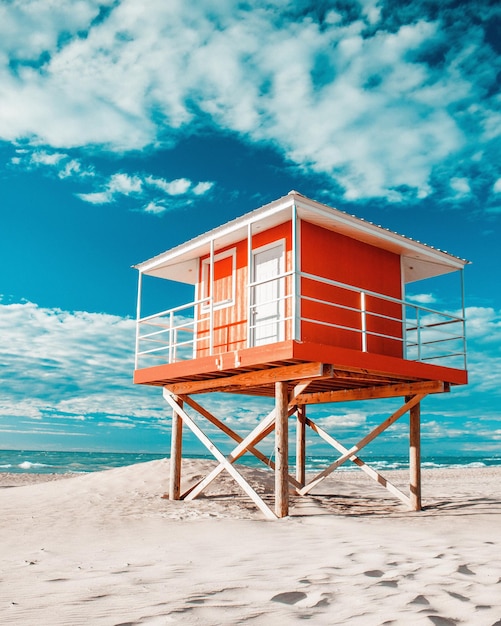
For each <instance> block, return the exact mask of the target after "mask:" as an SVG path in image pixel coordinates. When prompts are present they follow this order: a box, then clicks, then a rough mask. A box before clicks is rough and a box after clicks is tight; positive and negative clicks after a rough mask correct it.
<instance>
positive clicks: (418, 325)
mask: <svg viewBox="0 0 501 626" xmlns="http://www.w3.org/2000/svg"><path fill="white" fill-rule="evenodd" d="M419 313H420V311H419V308H418V307H416V343H417V360H418V361H421V316H420V314H419Z"/></svg>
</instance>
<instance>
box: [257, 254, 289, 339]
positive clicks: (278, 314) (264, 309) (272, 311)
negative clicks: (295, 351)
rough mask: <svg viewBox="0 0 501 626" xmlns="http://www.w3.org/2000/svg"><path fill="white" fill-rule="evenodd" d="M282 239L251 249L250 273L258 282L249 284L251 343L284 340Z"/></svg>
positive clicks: (283, 260) (283, 257) (283, 256)
mask: <svg viewBox="0 0 501 626" xmlns="http://www.w3.org/2000/svg"><path fill="white" fill-rule="evenodd" d="M284 268H285V252H284V244H283V242H279V243H273V244H271V245H269V246H265V247H263V248H258V249H257V250H255V251H254V253H253V267H252V277H253V282H254V283H258V284H256V285H255V286H254V287H253V288H252V299H251V302H252V305H253V306H252V310H251V313H252V315H251V317H250V319H251V320H252V324H253V329H252V333H251V339H252V345H253V346H262V345H264V344H267V343H274V342H276V341H283V340H284V338H285V337H284V335H285V333H284V328H285V321H284V312H285V306H284V291H285V290H284V278H278V276H280V275H282V274H283V273H284Z"/></svg>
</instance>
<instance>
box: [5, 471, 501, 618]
mask: <svg viewBox="0 0 501 626" xmlns="http://www.w3.org/2000/svg"><path fill="white" fill-rule="evenodd" d="M209 465H210V463H208V462H206V461H191V460H190V461H184V462H183V477H184V483H185V484H186V485H187V484H190V482H193V481H195V480H196V478H197V476H202V475H205V473H206V472H207V468H208V467H209ZM245 472H246V475H247V477H248V479H249V480H250V481H251V482H252V484H253V485H254V486H257V488H258V489H259V490H260V492H262V491H263V490H265V491H266V490H267V489H268V490H269V489H271V488H272V485H273V475H272V474H271V473H268V472H264V471H261V470H258V469H246V470H245ZM168 474H169V464H168V462H167V461H153V462H149V463H144V464H140V465H135V466H130V467H123V468H117V469H113V470H109V471H106V472H99V473H93V474H85V475H79V476H74V477H71V478H68V477H61V476H39V477H37V478H35V477H34V476H29V475H26V474H18V475H14V474H2V475H0V509H1V531H2V532H1V553H0V615H1V617H0V621H1V622H2V623H4V624H8V625H9V626H10V625H22V626H30V625H35V624H36V625H37V626H40V625H42V626H45V625H47V626H49V625H50V626H57V625H61V624H65V625H71V626H73V625H77V624H85V625H86V626H89V625H90V626H94V625H100V624H103V625H109V626H118V625H121V626H125V625H126V624H127V625H136V624H138V625H139V624H149V625H164V624H165V625H168V624H197V625H198V624H200V625H207V624H209V625H211V624H214V625H219V624H232V625H233V624H249V625H259V626H260V625H263V626H265V625H266V626H268V625H270V624H273V625H275V624H276V625H280V626H281V625H288V624H296V623H297V624H299V623H303V622H304V621H305V620H306V621H309V622H310V623H311V624H315V625H317V624H320V625H323V624H326V625H327V624H328V625H331V624H350V625H352V624H353V625H359V624H360V625H364V626H372V625H378V624H398V625H399V624H402V625H404V624H405V625H406V626H408V625H414V624H427V625H430V624H435V625H438V626H446V625H449V624H479V625H482V626H483V625H485V626H493V625H494V624H496V625H497V626H501V487H500V486H501V467H495V468H478V469H471V468H465V469H458V470H429V471H424V472H423V505H424V507H425V508H424V510H423V511H421V512H414V513H413V512H409V511H407V510H406V508H405V506H404V505H403V504H402V503H400V502H399V501H398V500H396V499H395V498H394V497H392V496H391V495H390V494H388V493H387V492H386V491H385V490H384V489H382V488H381V487H380V486H378V485H376V484H375V483H372V482H371V481H369V480H368V479H367V477H366V476H364V475H363V474H362V473H361V472H358V471H355V472H335V473H334V474H333V475H332V476H331V477H329V478H328V479H327V480H326V481H324V482H323V483H322V484H320V485H319V486H318V487H317V488H316V489H315V490H314V493H313V495H310V496H308V497H305V498H297V497H294V498H292V502H291V515H290V517H288V518H285V519H282V520H277V521H271V522H270V521H265V520H264V519H263V517H262V514H261V513H260V512H259V511H258V510H256V508H255V507H254V505H253V504H252V503H251V502H250V500H248V498H247V497H246V496H244V495H242V493H241V492H240V490H239V488H238V487H237V485H236V484H235V483H234V482H233V480H232V479H231V478H230V477H229V476H228V475H227V474H226V473H223V474H222V475H221V476H220V477H219V478H218V480H217V481H216V482H215V483H214V485H213V486H212V487H211V489H210V490H209V491H208V492H207V493H205V494H204V495H203V496H202V497H200V498H199V499H197V500H195V501H193V502H170V501H169V500H167V499H162V498H161V497H160V496H161V494H163V493H164V492H165V490H166V488H167V485H168ZM388 478H391V479H392V480H393V481H394V482H395V483H396V484H399V485H402V486H403V485H405V483H406V480H407V474H406V473H405V472H388ZM41 481H42V482H41ZM27 483H28V484H27ZM265 497H266V498H267V496H265ZM269 503H270V505H271V504H272V500H271V498H270V500H269Z"/></svg>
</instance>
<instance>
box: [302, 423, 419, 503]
mask: <svg viewBox="0 0 501 626" xmlns="http://www.w3.org/2000/svg"><path fill="white" fill-rule="evenodd" d="M305 422H306V424H307V425H308V426H309V427H310V428H311V429H312V430H314V431H315V432H316V433H317V434H318V435H320V437H322V439H323V440H324V441H326V442H327V443H329V444H330V445H331V446H332V447H333V448H336V450H338V452H342V453H343V454H344V453H346V452H348V448H346V447H345V446H343V445H342V444H341V443H339V441H337V440H336V439H334V437H331V436H330V435H329V434H328V433H326V432H325V430H323V429H322V428H321V427H320V426H318V425H317V424H315V422H313V421H312V420H311V419H309V418H308V417H307V418H306V419H305ZM350 461H353V463H355V465H358V467H359V468H360V469H361V470H362V471H363V472H365V473H366V474H367V475H368V476H370V478H372V479H373V480H375V481H376V482H377V483H379V484H380V485H382V486H383V487H384V488H385V489H387V490H388V491H389V492H390V493H392V494H393V495H394V496H396V497H397V498H398V499H399V500H401V501H402V502H403V503H404V504H407V505H408V506H410V504H411V501H410V498H409V496H406V495H405V493H402V492H401V491H400V489H398V487H395V485H394V484H393V483H391V482H390V481H389V480H388V479H387V478H385V477H384V476H382V475H381V474H380V473H379V472H377V471H376V470H375V469H374V468H372V467H370V466H369V465H367V463H365V461H362V459H361V458H360V457H358V456H356V455H355V454H354V455H353V456H350Z"/></svg>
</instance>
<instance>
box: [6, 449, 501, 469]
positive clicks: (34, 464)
mask: <svg viewBox="0 0 501 626" xmlns="http://www.w3.org/2000/svg"><path fill="white" fill-rule="evenodd" d="M165 457H166V455H165V454H150V453H146V452H140V453H131V452H123V453H122V452H61V451H57V452H54V451H44V450H0V472H7V473H16V474H17V473H28V474H29V473H31V474H67V473H70V474H82V473H88V472H99V471H103V470H108V469H112V468H114V467H123V466H125V465H134V464H135V463H144V462H146V461H153V460H155V459H162V458H165ZM183 458H191V459H213V457H212V456H211V455H190V454H185V455H184V457H183ZM336 458H337V457H335V456H328V455H317V456H309V457H307V464H306V470H307V471H310V472H311V471H316V470H321V469H323V468H325V467H327V466H328V465H330V464H331V463H332V462H333V461H335V460H336ZM363 458H364V460H365V461H366V462H367V463H368V464H369V465H371V466H372V467H373V468H374V469H376V470H379V471H383V470H398V469H407V468H408V467H409V461H408V458H407V457H405V456H397V455H394V456H391V455H385V456H375V455H370V456H365V457H363ZM238 462H239V463H243V464H245V465H251V466H256V467H258V466H262V463H261V461H259V460H258V459H256V458H255V457H254V456H252V455H245V456H244V457H242V459H240V460H239V461H238ZM290 464H291V466H293V465H294V464H295V459H294V458H291V459H290ZM492 465H501V455H492V454H490V455H485V456H480V455H468V456H429V457H423V458H422V459H421V466H422V468H423V469H438V468H446V467H448V468H459V467H488V466H492ZM356 469H357V468H356V466H355V465H354V464H352V463H350V462H347V463H345V464H344V465H343V466H342V467H341V468H340V470H341V471H351V470H356Z"/></svg>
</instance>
